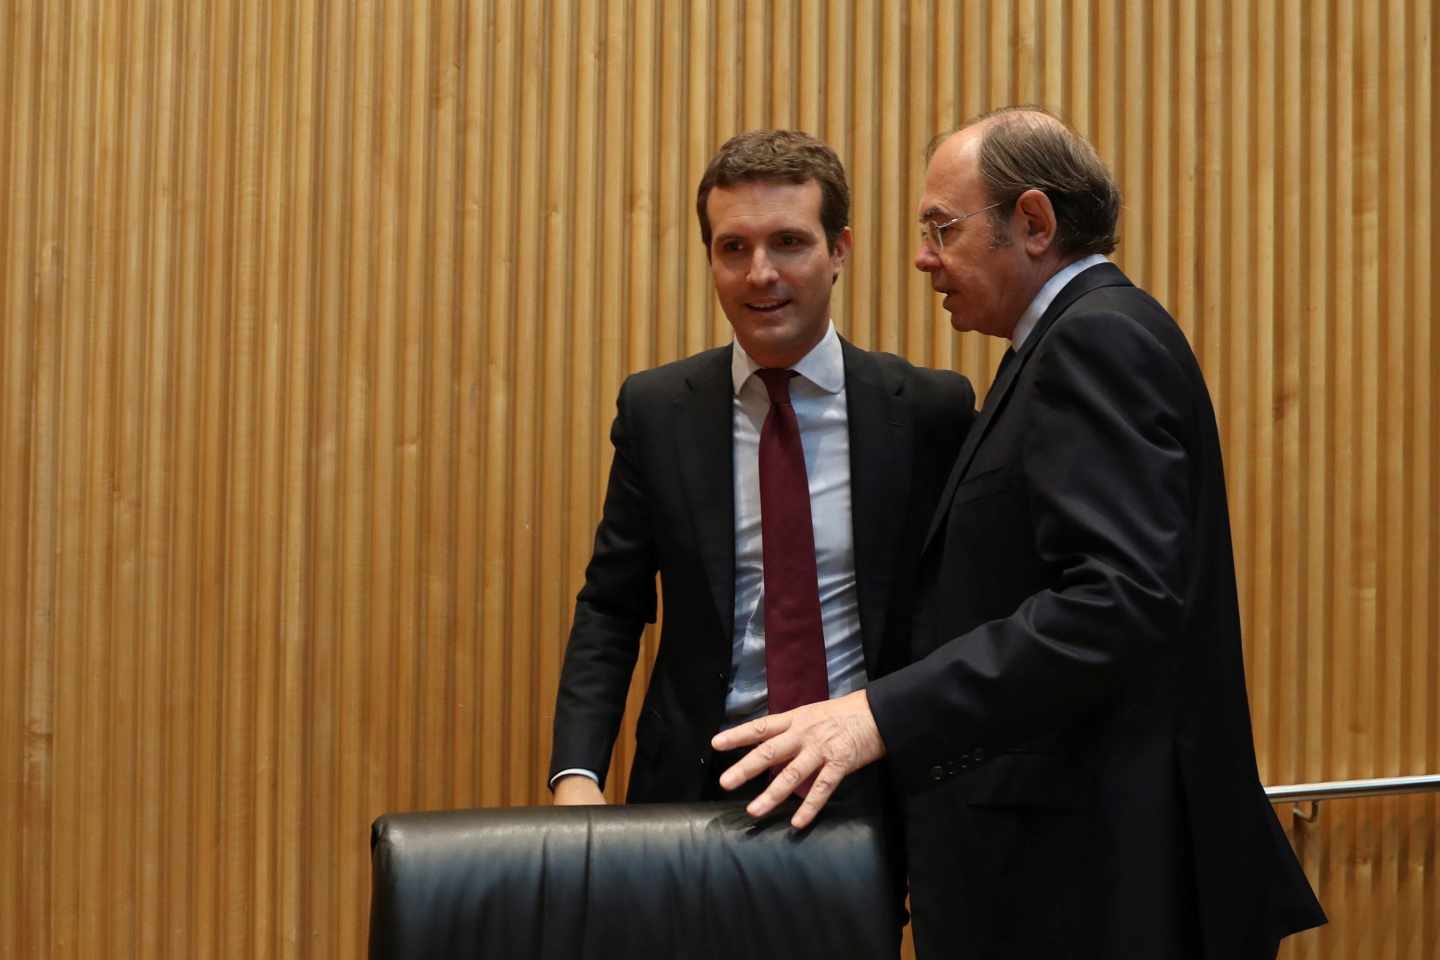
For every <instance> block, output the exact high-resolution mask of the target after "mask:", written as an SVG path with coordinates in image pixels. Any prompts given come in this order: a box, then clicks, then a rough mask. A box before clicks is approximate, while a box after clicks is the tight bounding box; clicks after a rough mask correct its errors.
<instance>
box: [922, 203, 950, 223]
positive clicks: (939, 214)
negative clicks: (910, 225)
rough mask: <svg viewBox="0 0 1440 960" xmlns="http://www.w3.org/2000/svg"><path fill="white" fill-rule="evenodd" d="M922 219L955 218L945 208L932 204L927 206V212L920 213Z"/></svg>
mask: <svg viewBox="0 0 1440 960" xmlns="http://www.w3.org/2000/svg"><path fill="white" fill-rule="evenodd" d="M920 219H921V220H950V219H953V218H952V217H951V216H950V214H949V212H948V211H946V210H943V209H941V208H940V207H937V206H934V205H933V204H932V205H931V206H928V207H926V208H925V212H924V213H922V214H920Z"/></svg>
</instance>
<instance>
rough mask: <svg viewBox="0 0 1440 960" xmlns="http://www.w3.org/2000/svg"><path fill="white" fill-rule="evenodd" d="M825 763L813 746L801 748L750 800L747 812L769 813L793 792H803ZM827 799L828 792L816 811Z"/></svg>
mask: <svg viewBox="0 0 1440 960" xmlns="http://www.w3.org/2000/svg"><path fill="white" fill-rule="evenodd" d="M824 763H825V758H824V756H822V755H821V754H820V752H819V751H818V750H816V749H814V748H813V747H805V748H804V749H802V750H800V752H799V753H797V754H796V756H795V758H794V759H793V760H791V761H790V762H789V763H788V764H786V765H785V768H784V769H783V770H781V771H780V772H779V773H777V774H775V778H774V779H773V780H771V781H770V785H769V786H768V787H766V788H765V790H764V792H762V793H761V794H760V796H758V797H756V798H755V799H754V800H751V801H750V803H749V804H748V805H747V806H746V807H745V812H746V813H748V814H750V815H751V816H752V817H763V816H765V815H767V814H769V813H770V812H771V811H773V810H774V809H775V808H776V807H778V806H780V804H782V803H784V802H785V800H786V798H787V797H789V796H790V795H791V794H792V793H797V792H803V790H804V788H805V787H806V785H807V784H809V782H810V778H811V776H812V775H813V774H814V773H815V772H816V771H817V770H819V769H820V768H821V766H822V765H824ZM814 789H815V788H814V786H813V785H812V786H810V792H812V793H813V792H814ZM830 790H831V792H832V793H833V792H834V786H833V785H832V786H831V788H830ZM806 799H807V802H809V798H808V797H807V798H806ZM826 799H829V795H828V794H827V795H826V796H825V797H824V798H822V799H821V800H820V801H819V806H816V807H815V808H814V810H815V812H817V813H818V812H819V809H820V807H823V806H824V805H825V800H826ZM797 812H798V811H797ZM810 819H814V813H812V814H811V816H810ZM791 822H792V823H793V822H794V821H793V820H792V821H791ZM806 822H808V821H806Z"/></svg>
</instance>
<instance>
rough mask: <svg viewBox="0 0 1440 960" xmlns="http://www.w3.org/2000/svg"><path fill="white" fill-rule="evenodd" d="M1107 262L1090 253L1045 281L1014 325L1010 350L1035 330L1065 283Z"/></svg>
mask: <svg viewBox="0 0 1440 960" xmlns="http://www.w3.org/2000/svg"><path fill="white" fill-rule="evenodd" d="M1109 262H1110V260H1109V258H1108V257H1106V256H1105V255H1104V254H1099V253H1092V254H1091V255H1090V256H1088V257H1082V258H1081V259H1079V260H1076V261H1075V262H1074V263H1072V264H1068V265H1066V266H1064V267H1061V268H1060V269H1059V270H1057V271H1055V274H1054V275H1053V276H1052V277H1051V278H1050V279H1049V280H1046V281H1045V285H1044V286H1042V287H1041V288H1040V291H1039V292H1038V293H1036V294H1035V299H1034V300H1031V301H1030V306H1028V307H1026V308H1025V312H1024V313H1022V314H1020V322H1019V323H1017V324H1015V332H1014V333H1012V334H1010V349H1012V350H1019V349H1020V345H1021V344H1023V343H1024V342H1025V338H1026V337H1028V336H1030V331H1031V330H1034V329H1035V324H1037V323H1039V322H1040V318H1041V317H1043V316H1045V311H1046V310H1049V309H1050V304H1051V303H1053V302H1054V301H1055V298H1056V297H1057V296H1059V295H1060V291H1061V290H1064V289H1065V285H1066V284H1067V283H1069V282H1070V281H1071V280H1074V279H1075V278H1076V277H1077V276H1079V275H1080V274H1081V273H1084V272H1085V271H1086V270H1089V269H1090V268H1091V267H1094V266H1098V265H1099V264H1102V263H1109Z"/></svg>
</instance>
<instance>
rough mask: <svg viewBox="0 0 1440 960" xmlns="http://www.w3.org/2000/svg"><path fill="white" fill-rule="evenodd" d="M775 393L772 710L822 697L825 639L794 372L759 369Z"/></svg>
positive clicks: (768, 619) (767, 447)
mask: <svg viewBox="0 0 1440 960" xmlns="http://www.w3.org/2000/svg"><path fill="white" fill-rule="evenodd" d="M757 373H758V375H759V377H760V379H761V380H762V381H764V383H765V389H766V390H768V391H770V414H769V416H767V417H766V418H765V425H764V426H763V427H762V428H761V429H760V539H761V544H762V559H763V562H764V565H765V682H766V686H767V688H768V691H769V701H770V712H771V713H772V714H773V713H782V712H784V711H786V710H790V709H793V708H795V707H798V706H801V705H803V704H806V703H814V702H816V701H817V700H825V699H827V698H829V696H830V686H829V683H828V681H827V678H826V672H825V636H824V634H823V633H822V632H821V629H820V588H819V585H818V582H817V581H818V578H817V576H816V573H815V530H814V528H813V527H812V526H811V520H810V484H809V482H808V481H807V480H806V477H805V451H804V449H803V448H802V447H801V446H800V424H799V422H798V421H796V419H795V408H794V407H793V406H791V405H790V378H791V377H793V376H795V371H793V370H778V369H766V370H760V371H757Z"/></svg>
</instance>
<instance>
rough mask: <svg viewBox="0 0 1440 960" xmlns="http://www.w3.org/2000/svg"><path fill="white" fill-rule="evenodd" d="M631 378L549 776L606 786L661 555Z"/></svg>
mask: <svg viewBox="0 0 1440 960" xmlns="http://www.w3.org/2000/svg"><path fill="white" fill-rule="evenodd" d="M633 393H634V391H633V388H632V383H631V382H630V381H627V382H626V384H625V385H624V386H622V387H621V388H620V395H619V397H618V399H617V400H616V415H615V421H614V423H613V425H612V426H611V428H610V442H611V444H612V445H613V446H614V448H615V456H614V460H613V461H612V463H611V465H610V480H609V485H608V486H607V488H606V491H605V507H604V511H603V513H602V515H601V519H600V525H599V527H598V528H597V529H596V531H595V547H594V550H593V552H592V554H591V557H590V563H589V565H588V566H587V567H586V569H585V585H584V586H583V587H582V588H581V590H580V594H579V596H578V598H577V599H576V603H575V620H574V624H573V626H572V627H571V630H570V640H569V644H568V645H567V647H566V650H565V661H564V664H563V666H562V667H561V671H560V689H559V693H558V695H557V697H556V702H555V734H554V741H553V748H552V750H551V757H550V776H551V777H552V778H553V777H554V775H555V774H556V773H558V772H559V771H561V770H567V769H573V768H579V769H584V770H589V771H591V772H593V773H595V774H596V775H597V777H598V778H599V781H600V786H601V787H602V788H603V787H604V785H605V777H606V773H607V771H608V770H609V767H610V754H611V750H612V749H613V747H614V745H615V737H616V734H617V733H618V731H619V728H620V719H621V716H622V715H623V713H624V710H625V697H626V693H627V692H628V690H629V687H630V676H631V674H632V673H633V671H634V669H635V661H636V659H637V656H638V653H639V642H640V635H641V632H642V631H643V630H644V629H645V624H646V623H653V622H654V621H655V573H656V566H657V556H656V547H655V537H654V531H653V524H652V518H651V513H650V509H649V504H650V502H651V498H650V497H649V495H648V493H647V491H646V489H645V480H644V476H645V473H644V468H643V462H644V454H645V451H644V450H643V445H642V444H641V443H639V442H638V438H637V436H636V432H635V427H636V425H635V421H634V418H633V417H632V416H631V412H632V404H633V403H634V402H635V401H634V397H633Z"/></svg>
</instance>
